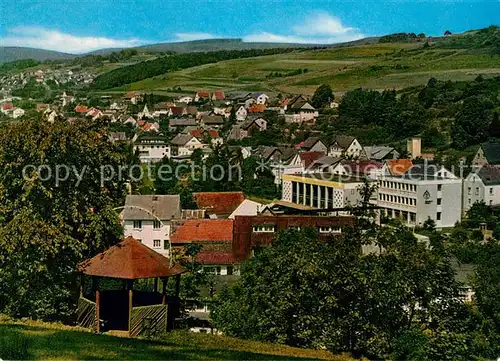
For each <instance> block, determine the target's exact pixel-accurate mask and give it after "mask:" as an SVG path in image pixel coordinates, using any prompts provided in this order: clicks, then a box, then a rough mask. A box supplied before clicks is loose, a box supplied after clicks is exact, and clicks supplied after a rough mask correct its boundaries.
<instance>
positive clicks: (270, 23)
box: [0, 0, 500, 53]
mask: <svg viewBox="0 0 500 361" xmlns="http://www.w3.org/2000/svg"><path fill="white" fill-rule="evenodd" d="M0 14H2V15H1V16H0V46H25V47H33V48H40V49H47V50H56V51H62V52H68V53H85V52H88V51H93V50H97V49H102V48H116V47H134V46H139V45H145V44H153V43H159V42H172V41H188V40H198V39H211V38H242V39H243V40H244V41H259V42H261V41H262V42H290V43H314V44H331V43H339V42H344V41H351V40H357V39H360V38H363V37H368V36H379V35H385V34H390V33H394V32H415V33H421V32H423V33H425V34H427V35H441V34H443V33H444V31H446V30H450V31H451V32H453V33H457V32H463V31H466V30H470V29H478V28H482V27H487V26H489V25H492V24H495V25H500V0H483V1H479V0H434V1H420V0H386V1H379V0H342V1H333V0H288V1H287V0H267V1H266V0H251V1H250V0H185V1H182V0H137V1H133V0H30V1H25V0H0Z"/></svg>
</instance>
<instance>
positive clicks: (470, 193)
mask: <svg viewBox="0 0 500 361" xmlns="http://www.w3.org/2000/svg"><path fill="white" fill-rule="evenodd" d="M463 195H464V196H463V205H462V207H463V212H464V213H465V212H467V211H468V210H469V209H470V207H472V205H474V203H477V202H484V203H486V204H487V205H489V206H496V205H498V204H500V168H498V167H495V166H493V165H489V164H486V165H484V166H482V167H481V168H479V169H476V170H474V171H472V172H471V173H470V174H469V175H468V176H467V177H466V178H465V179H464V187H463Z"/></svg>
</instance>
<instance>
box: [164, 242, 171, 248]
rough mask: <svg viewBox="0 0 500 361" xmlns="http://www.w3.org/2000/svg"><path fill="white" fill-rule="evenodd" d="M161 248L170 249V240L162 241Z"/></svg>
mask: <svg viewBox="0 0 500 361" xmlns="http://www.w3.org/2000/svg"><path fill="white" fill-rule="evenodd" d="M163 249H170V242H169V241H168V240H164V241H163Z"/></svg>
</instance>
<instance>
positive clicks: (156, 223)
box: [153, 221, 161, 229]
mask: <svg viewBox="0 0 500 361" xmlns="http://www.w3.org/2000/svg"><path fill="white" fill-rule="evenodd" d="M153 228H154V229H160V228H161V222H160V221H153Z"/></svg>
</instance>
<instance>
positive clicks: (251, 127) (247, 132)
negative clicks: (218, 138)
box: [229, 117, 267, 140]
mask: <svg viewBox="0 0 500 361" xmlns="http://www.w3.org/2000/svg"><path fill="white" fill-rule="evenodd" d="M266 129H267V120H265V119H264V118H262V117H253V118H250V119H247V120H246V121H244V122H243V123H241V124H235V125H234V126H233V128H232V129H231V133H230V134H229V139H235V140H240V139H244V138H247V137H251V136H252V135H253V134H254V133H256V132H262V131H264V130H266Z"/></svg>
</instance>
